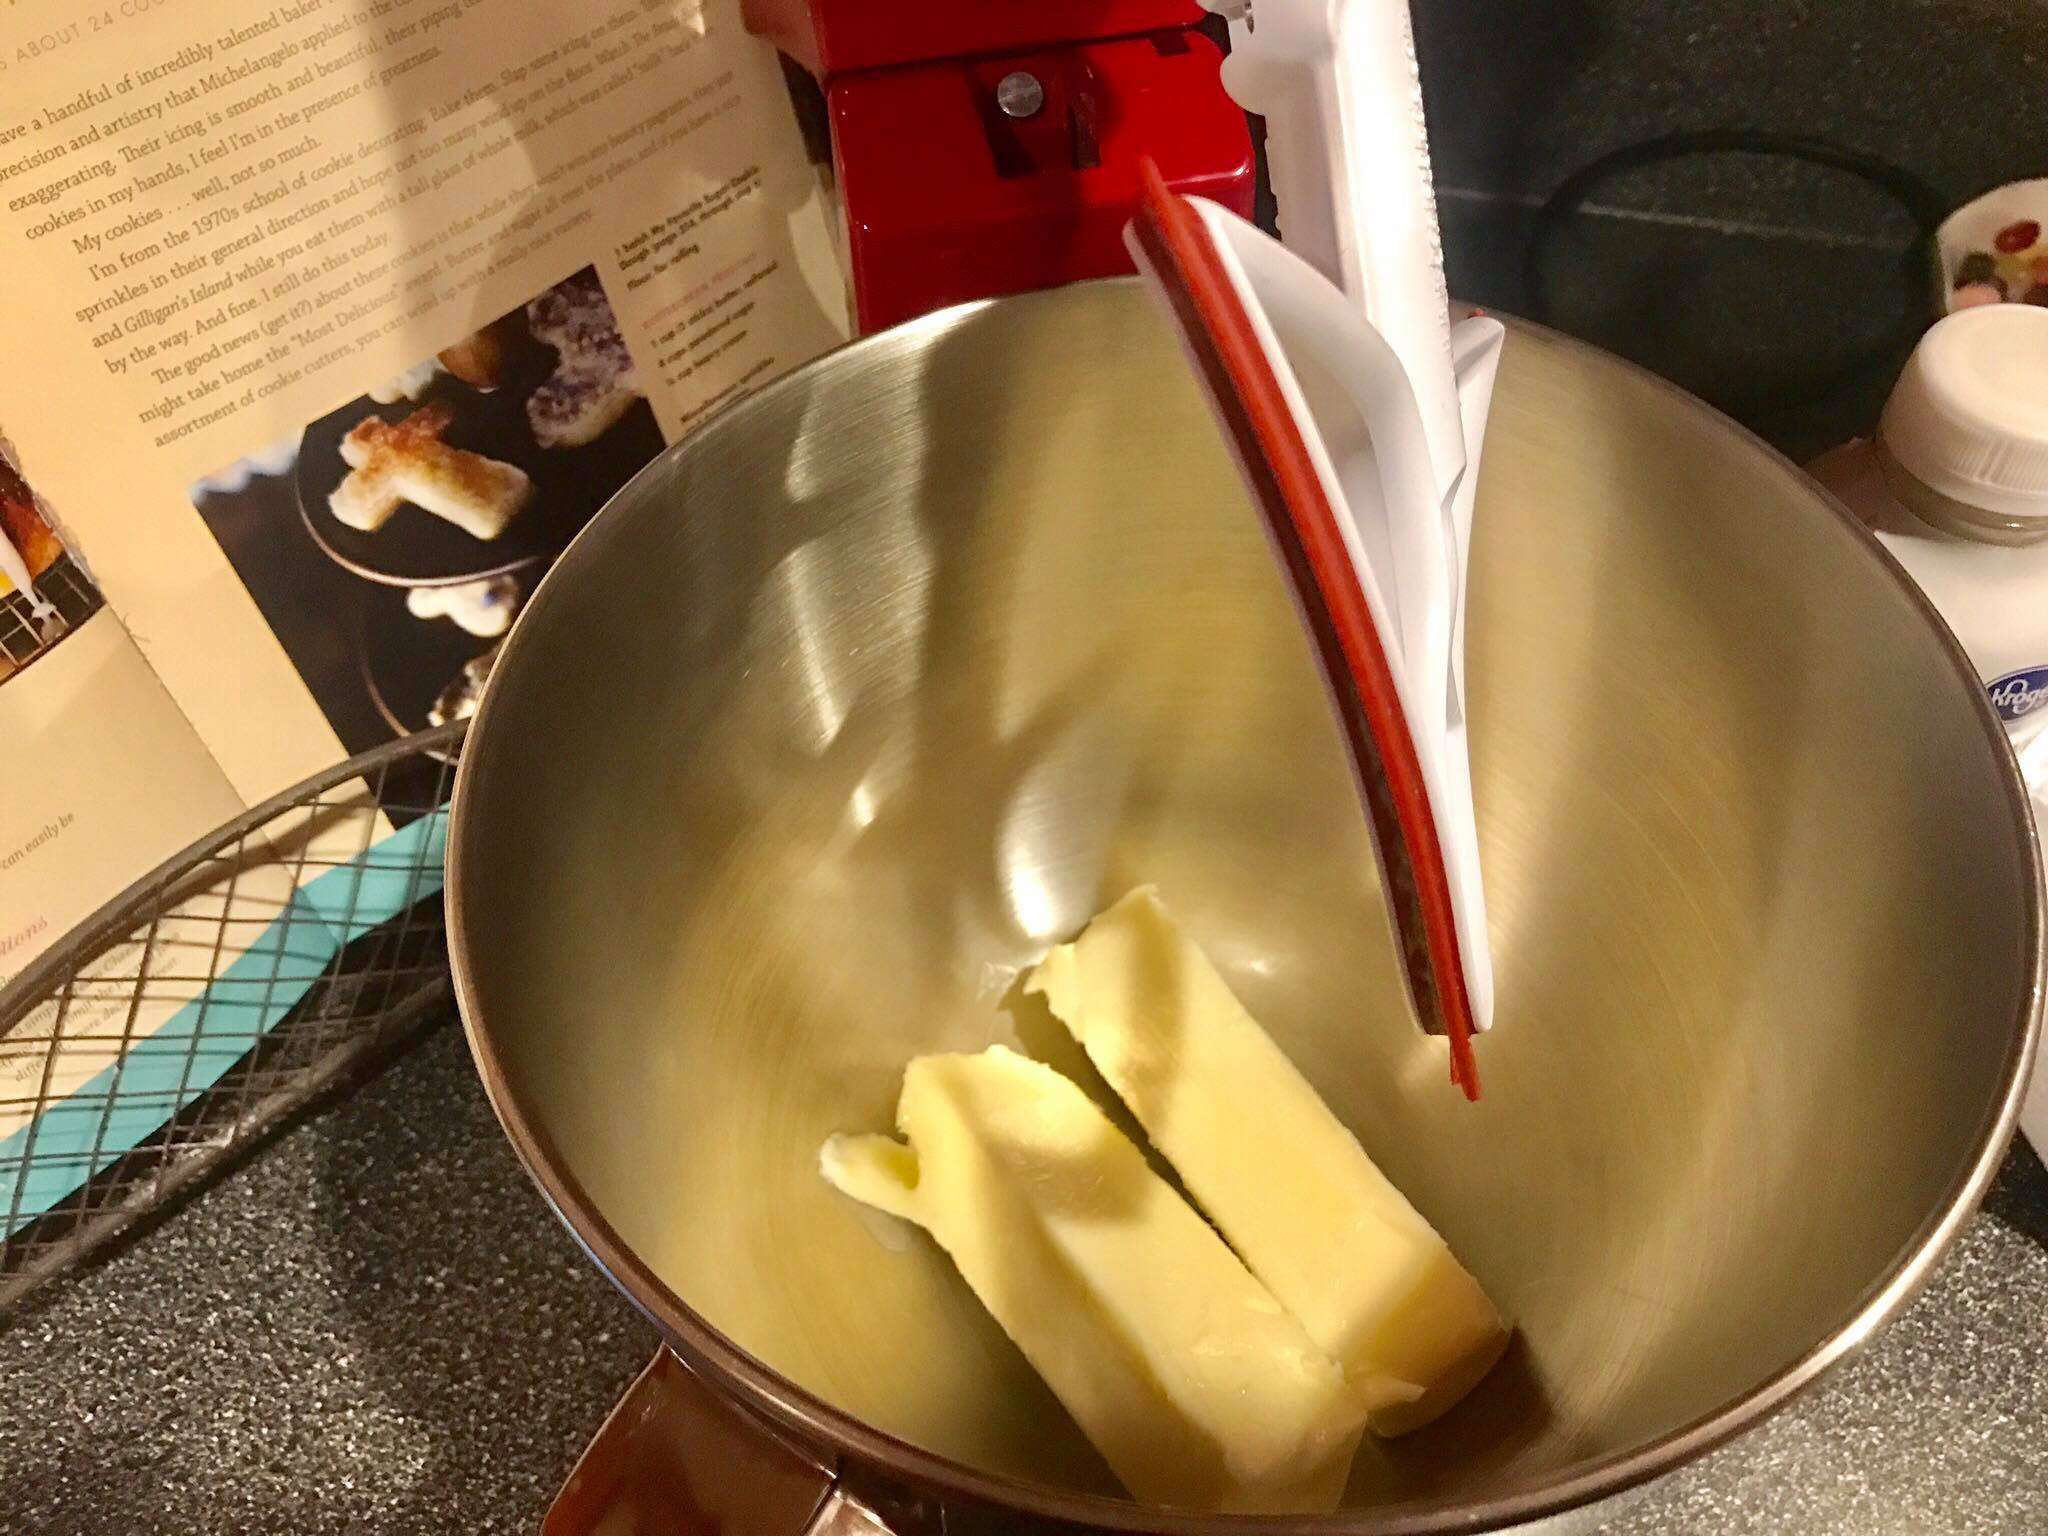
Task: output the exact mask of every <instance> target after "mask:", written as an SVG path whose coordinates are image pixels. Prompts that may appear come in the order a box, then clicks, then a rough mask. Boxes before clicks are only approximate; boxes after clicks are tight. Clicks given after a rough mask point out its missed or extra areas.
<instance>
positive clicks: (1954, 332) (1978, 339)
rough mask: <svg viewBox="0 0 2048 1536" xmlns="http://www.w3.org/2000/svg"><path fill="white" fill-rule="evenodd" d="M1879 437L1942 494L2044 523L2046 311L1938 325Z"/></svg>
mask: <svg viewBox="0 0 2048 1536" xmlns="http://www.w3.org/2000/svg"><path fill="white" fill-rule="evenodd" d="M1877 435H1878V439H1879V441H1880V442H1882V443H1883V444H1884V446H1885V449H1886V451H1888V452H1889V453H1890V454H1891V456H1892V458H1893V460H1894V461H1896V462H1897V464H1898V466H1899V467H1900V468H1901V469H1903V470H1905V471H1906V473H1907V474H1909V475H1911V476H1912V477H1913V478H1914V479H1916V480H1918V481H1919V482H1920V483H1921V484H1923V485H1925V486H1926V487H1927V488H1928V489H1929V490H1931V491H1934V492H1935V493H1936V494H1938V495H1941V496H1946V497H1948V498H1949V499H1950V500H1951V501H1959V502H1961V503H1963V504H1964V505H1965V506H1970V507H1977V508H1981V509H1982V510H1983V511H1985V512H1988V513H1991V514H1992V515H1993V516H1995V517H2001V518H2010V519H2013V520H2015V521H2019V520H2026V521H2031V520H2033V519H2036V518H2039V519H2043V520H2044V521H2048V308H2043V307H2041V306H2040V305H2036V304H1985V305H1980V306H1978V307H1977V308H1974V309H1965V310H1959V311H1957V312H1956V313H1955V314H1953V315H1947V316H1944V317H1943V318H1942V319H1940V320H1937V321H1935V323H1934V324H1933V325H1932V326H1931V327H1930V328H1929V329H1928V331H1927V334H1926V335H1924V336H1922V337H1921V338H1920V344H1919V345H1918V346H1917V347H1915V348H1914V349H1913V355H1912V357H1911V358H1909V359H1908V360H1907V362H1906V371H1905V372H1904V373H1902V374H1901V375H1900V376H1899V382H1898V383H1897V384H1895V385H1893V386H1892V393H1891V398H1890V399H1889V400H1887V401H1886V402H1885V407H1884V417H1883V419H1882V420H1881V421H1880V422H1879V424H1878V429H1877Z"/></svg>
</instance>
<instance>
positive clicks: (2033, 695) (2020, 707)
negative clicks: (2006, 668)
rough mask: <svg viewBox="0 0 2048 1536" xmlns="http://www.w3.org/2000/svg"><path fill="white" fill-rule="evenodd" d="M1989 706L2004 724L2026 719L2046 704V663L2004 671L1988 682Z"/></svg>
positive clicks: (2047, 694)
mask: <svg viewBox="0 0 2048 1536" xmlns="http://www.w3.org/2000/svg"><path fill="white" fill-rule="evenodd" d="M1988 688H1989V692H1990V694H1991V707H1992V708H1993V709H1995V710H1997V711H1998V718H1999V719H2001V720H2003V721H2004V722H2005V723H2006V724H2007V725H2012V724H2014V723H2016V722H2018V721H2021V720H2024V719H2026V718H2027V717H2028V716H2029V715H2031V714H2033V713H2034V712H2035V711H2036V710H2038V709H2040V708H2041V707H2042V706H2043V705H2044V704H2048V667H2028V668H2027V669H2026V670H2025V671H2024V672H2008V673H2006V674H2005V676H2003V677H2001V678H1998V679H1997V680H1996V681H1994V682H1992V683H1990V684H1989V685H1988Z"/></svg>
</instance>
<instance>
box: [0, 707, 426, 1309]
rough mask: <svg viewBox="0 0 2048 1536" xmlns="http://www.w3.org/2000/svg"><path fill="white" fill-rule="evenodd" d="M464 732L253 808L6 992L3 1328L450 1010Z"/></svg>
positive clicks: (409, 744) (420, 743)
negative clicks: (61, 1280)
mask: <svg viewBox="0 0 2048 1536" xmlns="http://www.w3.org/2000/svg"><path fill="white" fill-rule="evenodd" d="M465 729H466V722H457V723H455V724H453V725H449V726H445V727H442V728H440V729H437V730H433V731H427V732H423V733H421V734H419V735H416V736H410V737H407V738H405V739H403V740H401V741H396V742H393V743H391V744H389V745H388V746H384V747H379V748H377V749H376V750H374V751H371V752H366V753H363V754H361V755H360V756H357V757H353V758H350V759H349V760H348V761H347V762H344V763H340V764H337V765H336V766H335V767H333V768H331V769H329V770H327V771H326V772H324V773H321V774H319V775H317V776H315V777H314V778H311V779H308V780H307V781H306V782H304V783H303V784H300V785H298V786H297V787H296V788H294V789H291V790H288V791H287V792H285V793H284V794H282V795H279V796H278V797H276V798H275V799H273V800H270V801H267V802H266V803H264V804H262V805H259V806H256V807H254V808H253V809H252V810H250V811H249V812H248V813H246V814H245V815H243V816H240V817H237V818H236V819H235V820H234V821H232V822H229V823H228V824H227V825H225V826H223V827H221V828H219V829H218V830H217V831H215V832H213V833H211V834H210V835H208V836H207V837H205V838H203V839H201V840H200V841H199V842H197V843H195V844H193V845H192V846H191V847H190V848H187V849H186V850H185V851H184V852H183V853H181V854H179V855H177V856H176V857H175V858H173V859H171V860H169V861H168V862H166V863H165V864H163V865H162V866H161V867H159V868H158V869H156V870H155V871H153V872H152V873H150V874H149V875H147V876H145V877H144V878H143V879H141V880H139V881H137V882H136V883H135V884H134V885H132V886H130V887H129V889H128V890H127V891H126V892H125V893H123V894H122V895H121V896H119V897H117V898H116V899H115V900H114V901H112V902H110V903H108V904H107V905H106V906H105V907H103V908H101V909H100V911H98V912H97V913H95V914H94V915H93V916H92V917H90V918H88V919H87V920H86V921H85V922H84V923H82V924H81V925H79V927H78V928H76V929H74V930H73V931H72V932H71V933H70V934H69V935H68V936H66V937H65V938H64V939H63V940H62V941H60V942H59V943H58V944H56V945H55V946H53V947H52V948H51V949H50V950H48V951H46V952H45V953H44V954H42V955H41V956H39V957H38V958H37V959H36V960H35V961H34V962H33V963H31V964H30V965H29V966H28V967H26V968H25V969H24V970H23V971H22V973H21V974H20V975H19V976H17V977H15V979H14V980H13V981H12V982H11V983H9V984H8V986H7V987H6V988H5V989H4V990H0V1218H4V1224H0V1324H4V1323H5V1322H6V1321H7V1319H8V1316H9V1314H10V1313H11V1312H12V1311H13V1309H14V1308H15V1306H16V1304H17V1303H18V1302H19V1301H20V1300H21V1298H22V1297H24V1296H25V1295H27V1294H28V1292H29V1291H30V1290H32V1289H33V1288H34V1287H35V1286H37V1285H38V1284H40V1283H41V1282H42V1281H44V1280H46V1279H48V1278H50V1277H51V1276H53V1275H55V1274H57V1273H59V1272H61V1271H63V1270H65V1269H67V1268H69V1267H71V1266H73V1265H75V1264H77V1263H78V1262H79V1261H80V1260H82V1259H84V1258H85V1257H86V1256H87V1255H88V1254H90V1253H91V1252H92V1251H93V1250H94V1249H96V1248H98V1247H99V1246H100V1245H102V1244H103V1243H105V1242H107V1241H108V1240H109V1239H110V1238H112V1237H114V1236H115V1235H116V1234H118V1233H119V1232H121V1231H122V1230H123V1229H124V1228H126V1227H128V1226H130V1225H132V1224H133V1223H135V1222H136V1221H138V1220H140V1219H142V1218H143V1217H145V1216H147V1215H148V1214H150V1213H151V1212H152V1211H155V1210H156V1209H158V1208H160V1207H161V1206H162V1205H164V1204H165V1202H167V1201H168V1200H169V1199H170V1198H171V1197H172V1196H174V1195H175V1194H177V1193H178V1192H179V1191H180V1190H182V1189H185V1188H187V1187H188V1186H190V1185H192V1184H193V1183H194V1182H195V1181H197V1180H199V1179H202V1178H203V1177H205V1176H206V1175H207V1174H208V1173H209V1172H210V1171H211V1170H213V1169H215V1168H217V1167H219V1166H220V1165H221V1164H222V1163H223V1162H224V1161H225V1160H227V1159H228V1158H229V1157H230V1156H232V1155H233V1154H234V1153H235V1152H236V1151H237V1150H238V1149H239V1148H242V1147H244V1146H246V1145H247V1144H248V1143H249V1142H250V1141H251V1140H252V1139H253V1138H255V1137H256V1136H258V1135H259V1134H261V1133H262V1132H263V1131H264V1130H265V1129H267V1128H268V1127H270V1126H272V1125H273V1124H275V1123H276V1122H277V1121H278V1120H279V1119H281V1118H282V1117H283V1116H285V1115H286V1114H288V1113H289V1112H290V1111H292V1110H293V1109H296V1108H298V1107H299V1106H301V1105H303V1104H305V1103H306V1102H308V1101H309V1100H311V1099H312V1098H313V1097H314V1096H315V1095H316V1094H318V1093H320V1092H321V1091H322V1090H323V1089H325V1088H327V1087H328V1086H330V1085H331V1084H334V1083H335V1082H337V1081H338V1080H339V1079H341V1078H342V1077H343V1076H344V1075H345V1074H346V1073H347V1072H348V1071H349V1069H350V1068H351V1067H353V1066H355V1065H357V1064H359V1063H361V1062H363V1061H364V1060H365V1059H366V1058H369V1057H371V1056H373V1055H374V1054H376V1053H378V1052H380V1051H382V1050H385V1049H388V1048H390V1047H392V1046H394V1045H396V1044H397V1043H398V1042H399V1041H401V1040H402V1039H404V1038H406V1037H407V1036H408V1035H410V1034H411V1033H413V1032H414V1031H415V1030H416V1029H417V1028H419V1027H420V1026H422V1025H424V1024H426V1023H427V1022H428V1021H430V1020H431V1019H432V1018H433V1017H434V1016H435V1013H436V1011H437V1009H438V1008H440V1007H441V1006H443V1005H445V1003H446V1001H447V999H448V997H449V991H450V984H449V977H448V964H447V946H446V928H445V925H444V921H443V916H442V908H441V850H442V845H443V834H444V831H445V822H446V816H447V810H446V807H447V800H448V793H449V789H450V785H451V782H452V779H453V776H454V764H455V760H456V756H457V754H458V752H459V750H460V746H461V741H462V737H463V734H464V731H465Z"/></svg>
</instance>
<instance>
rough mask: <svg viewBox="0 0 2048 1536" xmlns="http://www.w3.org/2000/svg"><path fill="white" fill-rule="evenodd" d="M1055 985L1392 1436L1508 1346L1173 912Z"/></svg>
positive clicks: (1184, 1175)
mask: <svg viewBox="0 0 2048 1536" xmlns="http://www.w3.org/2000/svg"><path fill="white" fill-rule="evenodd" d="M1025 990H1026V991H1027V992H1035V993H1039V994H1042V995H1043V996H1044V998H1045V1000H1046V1002H1047V1003H1048V1004H1049V1005H1050V1006H1051V1008H1052V1011H1053V1012H1054V1013H1055V1014H1056V1015H1058V1017H1059V1019H1060V1021H1061V1022H1062V1023H1063V1024H1065V1025H1066V1027H1067V1029H1068V1030H1069V1031H1070V1032H1071V1033H1072V1034H1073V1036H1074V1038H1075V1039H1076V1040H1078V1041H1079V1042H1080V1044H1081V1047H1082V1049H1083V1050H1085V1051H1086V1052H1087V1053H1088V1059H1089V1060H1090V1061H1092V1062H1094V1063H1095V1066H1096V1069H1097V1070H1098V1071H1100V1072H1101V1073H1102V1075H1103V1077H1104V1078H1106V1079H1107V1080H1108V1082H1109V1085H1110V1087H1111V1088H1113V1089H1114V1090H1115V1091H1116V1093H1117V1096H1118V1097H1119V1098H1121V1099H1122V1100H1123V1101H1124V1103H1125V1104H1127V1105H1128V1106H1130V1110H1131V1113H1132V1114H1133V1115H1134V1116H1135V1117H1136V1118H1137V1120H1138V1123H1139V1124H1140V1125H1142V1126H1143V1127H1144V1128H1145V1134H1146V1135H1147V1136H1148V1137H1150V1138H1151V1141H1152V1143H1153V1145H1154V1146H1156V1147H1157V1148H1158V1149H1159V1151H1160V1152H1161V1153H1162V1154H1163V1155H1164V1156H1165V1158H1166V1160H1167V1161H1168V1162H1170V1163H1171V1164H1172V1165H1173V1168H1174V1172H1176V1173H1177V1174H1179V1175H1180V1178H1181V1182H1182V1183H1183V1184H1185V1185H1186V1186H1187V1190H1188V1193H1189V1194H1191V1195H1193V1196H1194V1198H1195V1200H1196V1201H1197V1203H1199V1204H1200V1205H1201V1207H1202V1209H1203V1210H1205V1211H1206V1212H1208V1214H1209V1217H1210V1219H1211V1220H1213V1221H1214V1222H1215V1223H1216V1225H1217V1226H1218V1227H1219V1228H1221V1229H1222V1232H1223V1235H1224V1236H1225V1237H1226V1238H1228V1239H1229V1240H1230V1244H1231V1246H1232V1247H1233V1248H1235V1249H1236V1250H1237V1252H1238V1253H1239V1255H1241V1256H1242V1257H1243V1259H1244V1261H1245V1263H1246V1264H1248V1265H1249V1266H1250V1267H1251V1270H1252V1273H1253V1274H1255V1275H1257V1276H1258V1277H1259V1278H1260V1279H1261V1280H1263V1281H1264V1282H1265V1283H1266V1285H1267V1287H1268V1288H1269V1289H1270V1290H1271V1291H1272V1293H1273V1294H1274V1296H1276V1297H1278V1298H1279V1300H1280V1302H1281V1304H1282V1305H1283V1306H1285V1307H1286V1308H1287V1310H1288V1311H1289V1312H1291V1313H1293V1314H1294V1316H1295V1317H1296V1318H1298V1319H1299V1320H1300V1322H1301V1324H1302V1326H1303V1327H1304V1328H1305V1329H1307V1331H1308V1336H1309V1337H1310V1338H1311V1339H1313V1340H1314V1341H1315V1342H1316V1344H1317V1345H1318V1346H1320V1347H1321V1348H1322V1349H1323V1351H1324V1352H1325V1353H1327V1354H1328V1355H1329V1356H1330V1357H1331V1358H1332V1359H1334V1360H1336V1361H1337V1362H1338V1364H1340V1365H1341V1366H1343V1368H1344V1370H1345V1373H1346V1374H1347V1375H1348V1376H1349V1377H1350V1378H1351V1381H1352V1383H1353V1386H1354V1388H1355V1389H1356V1390H1357V1391H1358V1392H1359V1393H1360V1394H1361V1395H1362V1396H1363V1397H1364V1398H1365V1400H1366V1401H1367V1403H1368V1404H1369V1406H1370V1408H1371V1420H1370V1422H1371V1425H1372V1428H1373V1429H1374V1431H1375V1432H1377V1433H1379V1434H1382V1435H1398V1434H1405V1433H1407V1432H1408V1431H1409V1430H1413V1429H1419V1428H1420V1427H1421V1426H1423V1425H1424V1424H1427V1423H1429V1422H1430V1421H1431V1420H1433V1419H1435V1418H1436V1417H1437V1416H1438V1415H1439V1414H1441V1413H1443V1412H1444V1411H1445V1410H1446V1409H1448V1408H1449V1407H1450V1406H1451V1405H1452V1404H1453V1403H1455V1402H1457V1401H1458V1399H1459V1398H1461V1397H1463V1396H1464V1395H1465V1393H1466V1392H1468V1391H1470V1390H1471V1388H1472V1387H1473V1385H1474V1384H1476V1383H1477V1382H1478V1380H1479V1379H1480V1377H1482V1376H1484V1375H1485V1374H1486V1372H1487V1371H1488V1370H1489V1369H1490V1368H1491V1367H1492V1365H1493V1363H1494V1362H1495V1361H1496V1360H1498V1359H1499V1358H1500V1354H1501V1351H1502V1349H1504V1348H1505V1347H1506V1344H1507V1339H1508V1331H1507V1328H1506V1327H1505V1325H1504V1324H1503V1323H1502V1321H1501V1317H1500V1314H1499V1313H1498V1312H1497V1311H1496V1310H1495V1309H1494V1306H1493V1303H1492V1302H1491V1301H1489V1300H1488V1299H1487V1297H1486V1293H1485V1292H1484V1291H1482V1290H1481V1289H1480V1288H1479V1283H1478V1282H1477V1281H1476V1280H1474V1279H1473V1278H1472V1276H1471V1275H1469V1274H1467V1273H1466V1271H1465V1269H1464V1267H1463V1266H1462V1265H1460V1264H1459V1263H1458V1261H1457V1259H1456V1258H1454V1257H1453V1256H1452V1254H1451V1250H1450V1248H1449V1247H1448V1246H1447V1245H1446V1244H1445V1242H1444V1240H1443V1239H1442V1238H1441V1237H1439V1236H1438V1235H1437V1233H1436V1230H1435V1229H1434V1228H1433V1227H1431V1226H1430V1224H1429V1223H1428V1222H1427V1221H1425V1220H1424V1219H1423V1218H1422V1217H1421V1216H1420V1215H1419V1214H1418V1213H1417V1212H1416V1210H1415V1208H1414V1207H1413V1206H1412V1205H1410V1204H1409V1203H1408V1201H1407V1200H1406V1199H1405V1198H1403V1196H1402V1194H1401V1192H1400V1191H1399V1190H1397V1189H1396V1188H1394V1186H1393V1185H1392V1184H1391V1183H1389V1182H1388V1180H1387V1178H1386V1175H1384V1174H1382V1173H1381V1172H1380V1171H1379V1169H1378V1168H1377V1167H1375V1166H1374V1165H1373V1162H1372V1159H1370V1158H1369V1157H1367V1156H1366V1155H1365V1151H1364V1149H1363V1148H1362V1147H1360V1146H1359V1144H1358V1140H1357V1138H1356V1137H1354V1136H1353V1135H1352V1134H1351V1132H1350V1131H1348V1130H1346V1129H1345V1128H1344V1125H1343V1124H1342V1122H1340V1121H1339V1120H1338V1119H1337V1117H1336V1116H1335V1115H1333V1114H1332V1113H1330V1110H1329V1107H1328V1106H1327V1105H1326V1104H1324V1103H1323V1101H1322V1098H1321V1097H1320V1096H1319V1095H1318V1094H1317V1093H1316V1091H1315V1089H1314V1088H1313V1087H1311V1086H1310V1085H1309V1081H1308V1079H1307V1078H1305V1077H1303V1076H1302V1075H1301V1073H1300V1072H1299V1071H1297V1070H1296V1069H1295V1066H1294V1064H1293V1063H1292V1062H1291V1061H1289V1060H1288V1059H1287V1057H1286V1055H1285V1054H1284V1053H1283V1052H1282V1051H1281V1050H1280V1048H1279V1047H1278V1046H1277V1045H1275V1044H1274V1043H1273V1039H1272V1037H1271V1036H1270V1035H1268V1034H1267V1033H1266V1031H1265V1030H1264V1029H1263V1028H1262V1027H1261V1026H1260V1024H1259V1022H1258V1021H1257V1020H1256V1019H1254V1018H1253V1017H1252V1016H1251V1014H1250V1013H1248V1012H1247V1011H1246V1010H1245V1008H1244V1006H1243V1004H1241V1003H1240V1002H1239V1001H1238V1000H1237V998H1236V996H1235V995H1234V994H1233V993H1232V992H1231V990H1230V988H1229V986H1228V985H1227V984H1226V983H1225V982H1224V980H1223V977H1222V976H1221V975H1220V974H1219V973H1218V972H1217V970H1216V968H1215V966H1213V965H1211V964H1210V963H1209V959H1208V957H1207V956H1206V955H1204V954H1203V953H1202V951H1201V950H1200V949H1199V948H1198V947H1197V946H1196V945H1195V944H1194V942H1193V941H1192V940H1190V939H1189V938H1188V937H1187V936H1186V935H1185V934H1183V933H1182V932H1181V931H1180V929H1179V928H1178V927H1177V926H1176V925H1175V924H1174V922H1173V919H1172V918H1171V917H1170V916H1169V915H1168V913H1167V911H1166V908H1165V907H1164V906H1163V905H1161V903H1160V901H1159V897H1158V895H1157V893H1156V892H1155V891H1153V890H1152V889H1151V888H1150V887H1145V888H1142V889H1139V890H1136V891H1133V892H1132V893H1131V894H1130V895H1128V896H1126V897H1125V898H1124V899H1123V900H1122V901H1120V902H1118V903H1117V904H1116V905H1115V906H1113V907H1111V908H1110V909H1109V910H1108V911H1106V912H1104V913H1103V914H1102V915H1101V916H1099V917H1097V918H1096V919H1095V921H1094V922H1092V923H1090V924H1089V925H1088V927H1087V930H1086V931H1085V932H1083V933H1082V935H1081V936H1080V937H1079V938H1078V939H1076V940H1075V941H1074V942H1073V943H1071V944H1063V945H1061V946H1060V947H1059V948H1057V949H1055V950H1053V952H1052V953H1051V954H1049V955H1047V956H1046V958H1045V960H1044V961H1043V962H1042V963H1041V964H1040V965H1039V966H1038V967H1037V969H1036V970H1034V971H1033V972H1032V974H1031V976H1030V977H1029V979H1028V980H1027V981H1026V983H1025Z"/></svg>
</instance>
